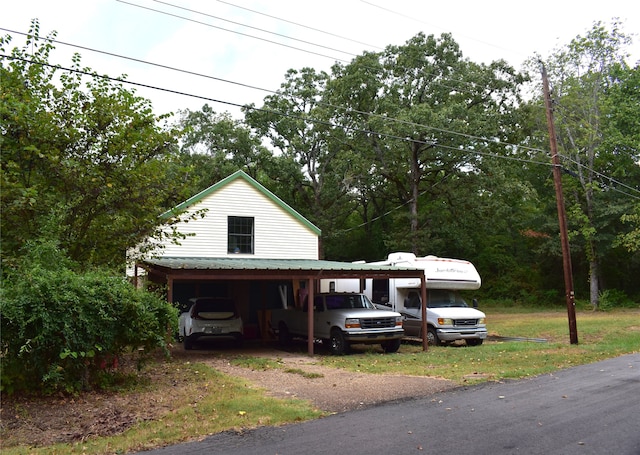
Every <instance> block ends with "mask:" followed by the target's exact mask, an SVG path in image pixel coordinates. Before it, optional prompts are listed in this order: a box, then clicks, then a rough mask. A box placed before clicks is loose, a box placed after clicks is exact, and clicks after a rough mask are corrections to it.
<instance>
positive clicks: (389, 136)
mask: <svg viewBox="0 0 640 455" xmlns="http://www.w3.org/2000/svg"><path fill="white" fill-rule="evenodd" d="M0 58H7V59H10V60H18V61H22V62H25V63H30V64H32V65H40V66H46V67H49V68H54V69H60V70H63V71H68V72H72V73H77V74H82V75H85V76H91V77H99V78H102V79H105V80H110V81H114V82H119V83H123V84H129V85H134V86H137V87H144V88H148V89H153V90H159V91H163V92H167V93H173V94H176V95H182V96H188V97H192V98H197V99H201V100H205V101H210V102H213V103H220V104H224V105H227V106H234V107H239V108H244V109H250V110H253V111H257V112H265V113H268V114H275V115H279V116H282V117H287V118H293V119H297V120H304V121H308V122H311V123H314V124H320V125H324V126H328V127H331V128H343V129H345V130H349V131H351V132H357V133H365V134H367V135H372V136H378V137H383V138H387V139H394V140H399V141H403V142H413V143H418V144H422V145H432V144H431V143H430V142H427V141H420V140H415V139H408V138H406V137H400V136H396V135H393V134H387V133H381V132H378V131H372V130H365V129H362V128H356V127H350V126H341V125H335V124H334V123H332V122H329V121H326V120H319V119H313V118H308V117H303V116H298V115H292V114H289V113H286V112H281V111H274V110H271V109H264V108H256V107H253V106H249V105H246V104H244V105H243V104H238V103H233V102H231V101H223V100H219V99H216V98H211V97H206V96H202V95H195V94H191V93H187V92H183V91H178V90H172V89H167V88H162V87H157V86H153V85H149V84H145V83H141V82H133V81H129V80H127V79H124V78H119V77H111V76H107V75H101V74H97V73H95V72H89V71H85V70H80V69H77V68H67V67H63V66H61V65H53V64H51V63H43V62H37V61H34V60H30V59H26V58H22V57H16V56H13V55H7V54H0ZM483 140H486V141H488V140H487V139H483ZM438 147H440V148H442V149H447V150H452V151H454V152H457V153H461V152H464V153H471V154H474V155H480V156H487V157H491V158H501V159H506V160H511V161H518V162H524V163H531V164H538V165H543V166H551V164H550V163H547V162H540V161H535V160H528V159H523V158H517V157H512V156H504V155H496V154H494V153H488V152H482V151H479V150H471V149H466V148H462V147H452V146H447V145H444V144H438Z"/></svg>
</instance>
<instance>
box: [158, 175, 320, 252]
mask: <svg viewBox="0 0 640 455" xmlns="http://www.w3.org/2000/svg"><path fill="white" fill-rule="evenodd" d="M203 208H206V209H208V211H207V212H206V214H205V217H204V218H200V217H198V218H197V219H196V220H193V221H189V222H188V223H182V224H180V225H178V230H179V231H180V232H181V233H184V234H195V236H189V237H187V238H185V239H182V240H180V243H181V245H173V244H166V246H165V248H164V250H162V251H161V252H160V253H159V254H160V255H161V256H173V257H225V256H229V257H255V258H262V259H318V236H317V235H316V234H315V233H314V232H313V231H311V230H310V229H308V228H307V227H306V226H305V225H304V224H302V223H301V222H300V221H299V220H297V219H296V218H294V217H293V216H291V215H290V214H289V213H287V212H286V211H285V210H283V209H282V208H281V207H279V206H278V205H277V204H275V203H274V202H273V201H272V200H271V199H269V198H268V197H266V196H265V195H264V194H262V193H261V192H260V191H258V190H256V189H255V188H254V187H252V186H251V185H250V184H249V183H248V182H246V181H245V180H243V179H236V180H233V181H232V182H230V183H229V184H227V185H225V186H223V187H221V188H219V189H218V190H216V191H214V192H213V193H212V194H210V195H209V196H207V197H206V198H204V199H203V200H202V201H200V202H198V203H197V204H195V205H193V206H191V207H189V213H193V212H195V211H197V210H200V209H203ZM228 216H245V217H253V218H254V233H255V235H254V249H255V251H254V254H251V255H249V254H229V253H227V217H228Z"/></svg>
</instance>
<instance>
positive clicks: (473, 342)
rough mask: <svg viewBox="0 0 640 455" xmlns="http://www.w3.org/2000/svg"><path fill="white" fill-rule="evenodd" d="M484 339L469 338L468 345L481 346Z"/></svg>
mask: <svg viewBox="0 0 640 455" xmlns="http://www.w3.org/2000/svg"><path fill="white" fill-rule="evenodd" d="M483 341H484V340H483V339H482V338H470V339H467V340H466V342H467V346H480V345H481V344H482V342H483Z"/></svg>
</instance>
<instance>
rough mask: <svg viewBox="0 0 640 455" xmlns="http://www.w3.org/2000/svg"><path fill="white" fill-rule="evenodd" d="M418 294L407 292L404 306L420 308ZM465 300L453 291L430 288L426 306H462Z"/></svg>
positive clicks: (465, 303)
mask: <svg viewBox="0 0 640 455" xmlns="http://www.w3.org/2000/svg"><path fill="white" fill-rule="evenodd" d="M420 304H421V299H420V295H419V294H418V293H417V292H415V291H411V292H409V295H408V297H407V298H406V299H405V302H404V306H405V308H420V307H421V306H420ZM467 306H468V305H467V302H465V301H464V299H463V298H462V297H460V295H459V294H458V293H457V292H455V291H447V290H444V289H430V290H429V294H428V304H427V307H428V308H464V307H467Z"/></svg>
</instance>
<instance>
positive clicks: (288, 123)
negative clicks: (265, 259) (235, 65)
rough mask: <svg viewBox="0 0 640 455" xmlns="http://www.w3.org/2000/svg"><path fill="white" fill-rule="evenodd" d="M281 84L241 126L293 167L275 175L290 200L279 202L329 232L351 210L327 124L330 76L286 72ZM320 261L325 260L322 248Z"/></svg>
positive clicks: (336, 142) (335, 132) (337, 143)
mask: <svg viewBox="0 0 640 455" xmlns="http://www.w3.org/2000/svg"><path fill="white" fill-rule="evenodd" d="M285 78H286V80H285V82H284V83H283V84H282V86H281V89H280V90H278V92H277V93H275V94H273V95H269V96H267V97H266V98H265V100H264V104H263V106H262V107H261V108H259V109H257V108H255V106H250V107H248V108H245V116H246V120H247V123H248V124H249V125H251V127H253V128H255V129H256V131H257V132H258V133H259V134H261V135H262V136H263V137H265V138H267V139H269V140H270V141H271V144H272V145H273V146H274V147H275V148H276V149H277V150H278V152H279V153H278V154H280V156H281V157H282V159H283V161H284V162H285V163H286V162H288V163H290V164H294V163H295V167H296V170H295V171H293V170H292V172H290V173H280V177H279V178H280V179H281V180H282V181H283V182H286V185H287V186H288V187H289V190H290V191H291V192H292V196H293V197H292V198H290V199H289V198H287V197H285V198H284V199H285V200H287V201H288V202H291V203H292V205H293V206H295V207H297V208H298V210H299V211H300V212H301V213H302V214H303V215H305V216H307V217H309V218H310V219H311V220H312V221H313V222H314V223H315V224H317V225H318V226H319V227H320V228H321V229H322V230H323V231H324V232H325V233H326V232H330V231H332V230H335V229H337V228H338V226H339V224H340V223H341V222H343V220H344V218H345V217H347V216H348V215H349V214H350V213H351V209H350V205H349V198H348V189H347V187H348V184H346V182H345V175H347V174H348V172H347V171H346V169H347V168H348V158H347V157H345V156H344V155H343V152H344V149H343V146H342V142H343V136H344V135H343V133H342V132H341V131H340V129H338V128H335V127H334V126H333V125H332V124H331V123H330V121H329V120H330V114H329V109H328V108H327V106H326V105H325V104H324V103H323V97H324V96H325V90H326V84H327V82H328V81H329V75H328V74H326V73H324V72H319V73H318V72H316V71H314V70H313V69H311V68H303V69H302V70H300V71H296V70H289V71H288V72H287V74H286V76H285ZM290 169H291V168H290ZM320 256H321V257H324V253H323V248H322V246H321V247H320Z"/></svg>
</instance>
